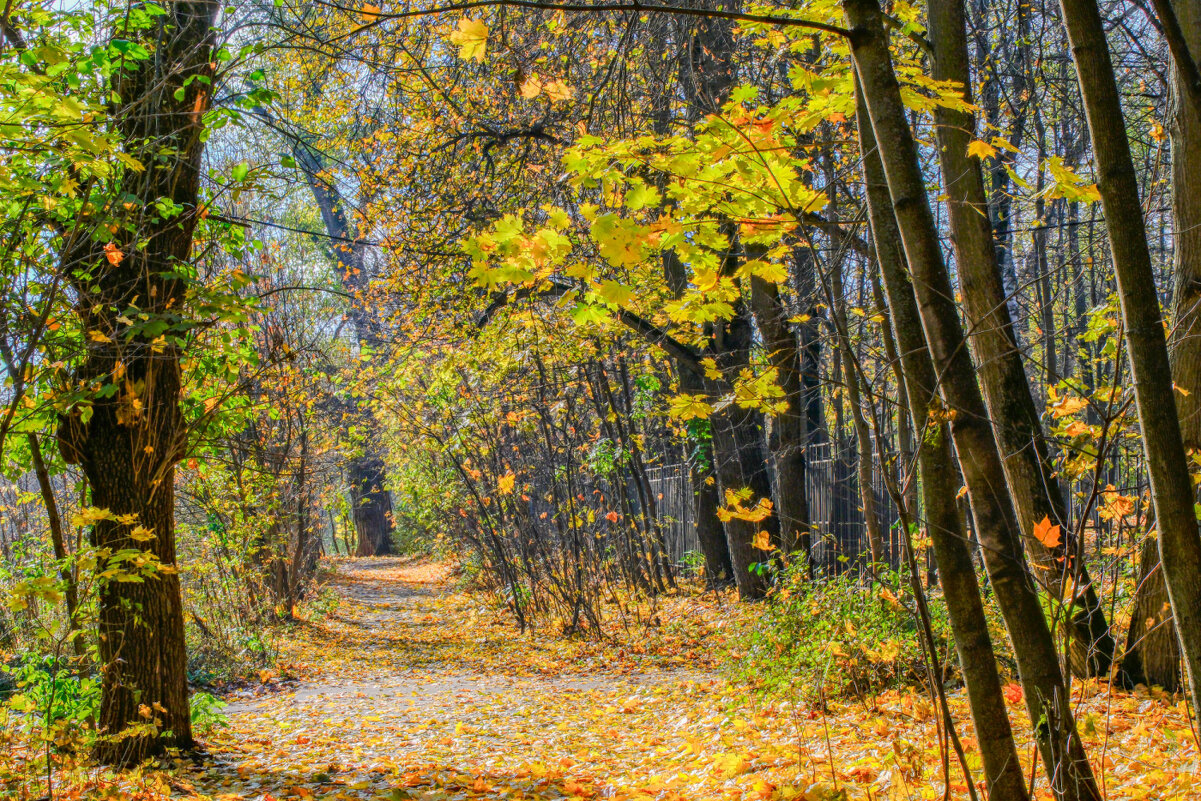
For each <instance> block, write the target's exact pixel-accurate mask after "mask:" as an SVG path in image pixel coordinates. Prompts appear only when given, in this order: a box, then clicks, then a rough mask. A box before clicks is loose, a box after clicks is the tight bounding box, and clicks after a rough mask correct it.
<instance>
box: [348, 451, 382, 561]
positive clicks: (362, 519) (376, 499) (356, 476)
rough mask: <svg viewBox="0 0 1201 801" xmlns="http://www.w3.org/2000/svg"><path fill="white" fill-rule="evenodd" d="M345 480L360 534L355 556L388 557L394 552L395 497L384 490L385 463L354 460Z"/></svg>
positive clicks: (363, 457)
mask: <svg viewBox="0 0 1201 801" xmlns="http://www.w3.org/2000/svg"><path fill="white" fill-rule="evenodd" d="M346 476H347V479H348V481H349V483H350V499H351V503H352V504H353V506H352V508H351V513H352V517H353V519H354V529H355V532H356V533H357V534H358V547H357V548H356V549H355V556H387V555H388V554H390V553H392V551H393V549H392V495H391V493H389V492H388V490H387V489H386V488H385V487H384V462H383V460H382V459H379V458H371V457H368V456H365V455H364V456H358V457H356V458H354V459H351V460H349V463H348V464H347V466H346Z"/></svg>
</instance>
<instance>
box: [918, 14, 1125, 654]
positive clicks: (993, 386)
mask: <svg viewBox="0 0 1201 801" xmlns="http://www.w3.org/2000/svg"><path fill="white" fill-rule="evenodd" d="M929 15H930V31H929V36H930V43H931V45H932V48H933V54H934V68H933V75H934V77H935V78H937V79H939V80H949V81H955V82H958V83H960V84H961V85H963V86H964V87H965V93H966V95H967V96H966V98H965V99H966V100H967V101H968V102H971V100H972V97H971V89H970V87H971V75H970V71H969V64H968V50H967V30H966V22H965V18H964V7H963V0H932V2H931V3H930V11H929ZM935 121H936V126H937V127H936V131H937V134H938V142H939V148H938V157H939V160H940V161H941V163H942V172H943V176H944V184H945V186H946V191H947V195H948V203H947V207H948V212H949V217H950V222H951V239H952V241H953V242H954V245H955V253H956V256H957V260H956V266H957V268H958V273H959V282H960V288H961V289H962V292H963V304H964V308H965V309H966V311H967V318H968V322H969V324H970V330H971V342H972V348H973V351H974V353H975V355H976V364H977V365H978V367H979V371H980V383H981V385H982V386H983V389H984V397H985V400H986V401H987V404H988V412H989V414H990V416H991V418H992V425H993V429H994V430H995V431H996V438H997V444H998V445H999V446H1000V449H1001V455H1002V457H1003V458H1004V465H1005V478H1006V480H1007V482H1008V484H1009V489H1010V492H1011V494H1012V495H1013V502H1014V508H1015V510H1016V511H1017V516H1018V524H1019V526H1020V527H1021V530H1022V533H1023V535H1024V538H1025V543H1026V549H1027V551H1028V552H1029V554H1030V556H1031V557H1032V558H1033V560H1034V562H1035V564H1036V565H1037V566H1038V567H1037V568H1036V570H1035V576H1036V578H1038V579H1039V581H1040V582H1041V583H1042V584H1043V585H1044V586H1045V587H1046V588H1047V590H1048V592H1049V593H1050V595H1051V597H1052V598H1053V599H1055V601H1056V602H1058V601H1059V600H1060V599H1062V598H1064V589H1065V586H1074V587H1080V588H1082V589H1080V590H1079V591H1078V592H1077V593H1076V597H1075V603H1074V605H1073V606H1072V608H1071V609H1070V610H1068V615H1069V619H1070V623H1069V626H1068V630H1069V632H1070V634H1071V637H1070V656H1071V661H1072V665H1073V668H1074V669H1075V670H1076V672H1078V673H1079V674H1081V675H1085V676H1103V675H1105V674H1106V673H1107V672H1108V670H1109V666H1110V664H1112V662H1113V650H1114V642H1113V637H1112V636H1111V635H1110V633H1109V624H1108V621H1107V620H1106V618H1105V611H1104V610H1103V609H1102V608H1101V599H1100V596H1099V595H1098V594H1097V591H1096V589H1095V587H1094V586H1093V583H1092V581H1091V579H1090V578H1089V575H1088V572H1087V571H1086V569H1085V567H1084V564H1083V561H1082V560H1081V559H1080V558H1079V556H1078V554H1077V543H1075V541H1074V539H1073V538H1069V537H1066V536H1065V537H1064V538H1063V539H1064V542H1063V544H1062V545H1061V546H1059V547H1057V548H1053V549H1049V548H1047V547H1046V545H1044V544H1043V543H1042V542H1041V541H1040V540H1039V539H1038V538H1037V537H1035V536H1034V527H1035V525H1036V524H1037V523H1038V522H1039V521H1041V520H1043V518H1048V519H1050V521H1051V522H1052V523H1055V524H1057V525H1060V526H1061V528H1062V530H1063V531H1068V528H1069V527H1068V521H1067V507H1066V505H1065V503H1064V499H1063V494H1062V492H1060V488H1059V485H1058V484H1057V483H1056V481H1055V479H1054V477H1053V476H1054V473H1055V469H1054V466H1053V465H1052V463H1051V459H1050V454H1049V452H1048V449H1047V442H1046V438H1045V436H1044V434H1043V429H1042V422H1041V420H1040V416H1039V411H1038V406H1037V405H1036V404H1035V402H1034V397H1033V395H1032V394H1031V389H1030V381H1029V379H1028V378H1027V376H1026V370H1025V368H1024V366H1023V365H1022V356H1021V351H1020V350H1019V349H1018V344H1017V337H1016V336H1015V334H1014V327H1013V320H1012V319H1011V317H1010V312H1009V306H1008V303H1007V295H1008V293H1007V292H1006V290H1005V286H1004V282H1003V273H1002V269H1001V266H1000V265H999V264H998V262H997V251H998V248H996V247H994V242H993V232H992V226H991V225H990V223H989V216H988V197H987V194H986V192H985V189H984V177H983V175H982V174H981V169H980V162H979V161H978V160H977V159H975V158H973V157H971V156H969V155H968V145H969V144H970V143H971V141H972V139H973V138H974V136H975V130H976V120H975V118H974V117H973V116H972V115H971V114H969V113H964V112H960V111H954V110H950V109H940V110H939V111H937V112H936V113H935ZM1005 213H1006V214H1007V213H1008V212H1005ZM1002 224H1004V225H1009V222H1008V219H1005V220H1004V221H1003V222H1002Z"/></svg>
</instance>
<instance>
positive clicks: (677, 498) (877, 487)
mask: <svg viewBox="0 0 1201 801" xmlns="http://www.w3.org/2000/svg"><path fill="white" fill-rule="evenodd" d="M834 453H835V451H834V448H833V447H832V445H831V444H830V443H822V444H817V445H811V446H809V448H808V449H807V450H806V455H807V456H808V460H807V469H806V479H805V495H806V499H807V500H808V502H809V520H810V524H811V526H812V532H813V534H812V538H813V539H812V541H813V557H814V560H815V562H816V564H817V566H818V567H820V568H821V569H823V570H825V571H828V572H833V573H837V572H842V571H844V570H862V569H864V567H865V564H866V562H867V561H868V560H867V559H866V558H865V557H866V555H867V553H868V542H867V523H866V520H865V519H864V516H863V503H862V500H861V497H862V496H861V494H860V490H859V481H858V475H857V471H856V469H855V463H854V461H851V460H848V459H845V458H844V459H839V458H836V456H835V455H834ZM889 469H894V468H893V467H889ZM688 470H689V466H688V464H687V463H683V462H681V463H676V464H669V465H660V466H656V467H652V468H649V469H648V471H647V473H648V477H649V479H650V484H651V489H652V491H653V492H654V493H655V495H656V496H657V497H658V502H657V504H658V509H657V511H658V513H659V519H660V523H661V525H662V526H663V530H664V534H665V536H666V539H667V546H668V552H669V554H670V556H671V558H672V560H673V561H675V562H677V563H678V562H680V561H682V560H683V558H684V555H685V554H686V553H688V552H689V551H696V550H699V549H700V541H699V540H698V539H697V534H696V521H695V519H694V514H695V512H694V509H693V497H692V482H691V479H690V477H689V473H688ZM872 478H873V484H872V487H871V491H872V493H874V496H875V498H876V507H877V513H878V516H879V518H880V525H881V529H882V531H883V532H884V546H885V556H886V558H887V560H888V562H889V563H890V564H892V565H893V566H894V567H895V566H899V564H900V561H901V558H902V552H901V536H900V531H899V529H898V527H897V525H896V521H897V518H898V515H897V510H896V506H895V504H893V503H892V499H891V497H890V496H889V494H888V492H887V489H886V486H885V483H884V474H883V471H882V470H881V467H880V465H879V464H878V463H877V464H874V465H873V467H872Z"/></svg>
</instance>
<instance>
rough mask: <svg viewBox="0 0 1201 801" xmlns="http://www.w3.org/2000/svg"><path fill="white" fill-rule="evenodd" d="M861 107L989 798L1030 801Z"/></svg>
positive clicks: (926, 356)
mask: <svg viewBox="0 0 1201 801" xmlns="http://www.w3.org/2000/svg"><path fill="white" fill-rule="evenodd" d="M858 106H859V110H858V115H857V116H858V119H859V125H858V129H859V138H860V152H861V153H862V154H863V172H864V181H865V184H866V188H867V207H868V214H869V217H870V220H871V228H872V235H873V238H874V239H875V242H876V255H877V260H878V263H879V265H880V277H881V280H882V281H883V284H884V291H885V295H886V296H887V299H888V307H889V318H890V323H891V325H892V330H893V332H894V335H895V336H896V341H897V345H898V347H899V350H900V354H899V355H900V360H901V371H900V372H901V375H902V376H903V378H904V382H905V386H906V388H907V391H906V396H907V398H908V401H909V408H908V409H906V410H903V411H902V412H901V413H902V414H910V415H911V416H912V420H913V427H914V430H916V431H918V432H922V436H921V437H920V440H921V441H920V444H919V445H918V451H917V459H918V470H919V473H920V481H921V493H922V502H923V506H924V507H925V513H926V517H925V523H926V531H927V532H928V534H929V536H930V541H931V543H932V545H933V551H934V559H935V562H936V564H937V565H938V572H939V576H940V578H941V581H942V588H943V598H944V600H945V601H946V604H947V615H948V617H949V618H950V621H951V633H952V636H953V637H954V639H955V650H956V653H957V654H958V655H959V665H960V668H961V669H962V671H963V681H964V685H965V686H966V687H967V695H968V705H969V707H970V709H971V713H972V723H973V725H974V726H975V728H976V738H977V741H978V742H979V744H980V756H981V760H982V761H983V763H984V777H985V782H986V786H987V789H988V797H989V798H990V799H992V801H1025V799H1026V798H1028V794H1027V792H1026V782H1025V778H1024V777H1023V775H1022V769H1021V765H1020V764H1019V763H1018V755H1017V747H1016V745H1015V744H1014V740H1013V731H1012V729H1011V728H1010V723H1009V714H1008V712H1007V711H1006V709H1005V699H1004V696H1003V695H1002V692H1001V677H1000V675H999V674H998V672H997V658H996V654H995V653H994V652H993V645H992V638H991V637H990V636H989V633H988V619H987V618H986V617H985V614H984V604H983V603H982V602H981V599H980V586H979V583H978V581H977V579H976V566H975V564H974V563H973V561H972V553H971V550H970V548H969V547H968V540H967V536H966V533H965V531H964V527H963V519H962V517H961V516H960V514H959V506H958V504H956V502H955V496H956V494H957V493H958V491H959V473H958V471H957V470H956V469H955V462H954V459H953V458H952V455H951V439H950V431H949V430H948V429H947V425H946V424H945V423H941V422H937V421H936V420H933V419H931V418H930V412H931V411H932V410H933V409H936V408H937V407H938V405H939V404H938V381H937V377H936V374H935V372H934V363H933V362H932V361H931V360H930V351H929V348H928V347H927V345H926V337H925V335H924V334H923V332H922V320H921V314H920V312H919V311H918V306H917V299H916V298H915V297H914V294H913V286H912V284H910V282H909V276H908V274H907V272H906V266H905V254H904V253H903V252H902V251H901V246H900V242H901V236H900V232H899V231H898V230H897V222H896V218H895V217H894V216H893V212H892V207H891V199H890V197H889V193H888V184H887V181H886V179H885V176H884V168H883V166H882V165H881V164H880V156H879V153H878V152H877V150H876V140H875V135H874V134H873V133H872V129H871V125H870V123H869V121H868V113H867V108H866V106H865V105H864V103H863V96H862V92H860V93H859V97H858Z"/></svg>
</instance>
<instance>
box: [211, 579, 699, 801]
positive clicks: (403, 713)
mask: <svg viewBox="0 0 1201 801" xmlns="http://www.w3.org/2000/svg"><path fill="white" fill-rule="evenodd" d="M333 586H334V587H335V589H336V591H337V592H338V593H339V595H340V596H341V597H342V600H341V603H340V604H339V606H338V608H337V610H336V612H334V613H333V614H332V615H331V616H330V617H329V618H327V619H325V620H322V621H321V622H319V623H317V624H308V625H306V626H304V627H302V630H301V631H300V636H299V637H298V642H297V644H296V646H295V648H294V650H293V651H292V652H291V653H289V654H288V658H290V659H295V660H296V661H298V662H299V663H300V667H299V672H300V674H301V676H302V677H303V678H302V679H301V680H299V681H297V682H296V683H295V684H291V685H289V686H288V687H287V689H286V690H284V691H282V692H275V693H272V694H269V695H265V696H261V697H257V698H250V699H246V700H238V701H236V702H235V703H233V704H231V706H230V707H229V708H228V709H227V710H226V713H227V716H228V718H229V721H230V729H229V730H227V731H225V732H222V733H219V734H218V735H216V736H215V738H214V739H215V741H216V742H215V744H214V746H213V748H212V751H213V754H214V760H215V762H214V764H213V765H212V766H211V768H210V769H209V770H208V771H207V772H206V774H205V775H204V776H203V777H202V778H201V780H200V781H199V782H197V784H198V787H197V790H199V791H201V792H204V793H207V794H214V795H218V797H219V796H220V794H221V793H229V794H231V796H232V797H235V798H236V797H237V796H242V797H244V798H249V799H257V798H269V797H271V796H274V797H276V798H286V797H299V798H308V797H318V798H332V799H338V798H348V799H350V798H364V799H395V800H396V801H399V799H403V798H439V799H442V798H460V797H461V798H467V797H488V798H507V797H527V796H532V797H540V798H542V797H545V798H562V797H572V796H579V797H589V796H591V795H592V794H593V792H594V791H596V790H597V789H599V787H600V786H602V785H603V786H605V787H611V786H613V785H614V784H615V783H616V784H626V783H628V782H629V781H631V780H632V781H635V783H637V784H638V785H640V786H641V784H642V778H643V776H642V773H644V769H645V768H646V761H647V759H648V758H650V759H653V760H655V761H656V762H660V761H662V756H663V750H662V748H661V746H663V745H664V744H665V743H667V742H668V739H669V738H670V739H671V740H673V741H674V740H679V741H681V742H682V741H683V740H685V739H687V738H689V737H694V736H695V734H696V732H695V731H693V727H692V726H691V723H690V722H689V721H688V720H687V718H686V715H683V714H682V713H683V712H685V711H686V710H687V708H688V706H689V705H688V704H680V705H678V706H679V707H680V708H681V714H680V715H674V714H673V711H672V709H671V706H672V703H671V701H672V699H673V698H675V697H677V695H678V694H681V693H683V694H689V693H694V692H698V691H703V688H704V687H706V686H714V685H715V684H716V682H717V680H716V677H715V676H714V675H713V674H712V672H711V671H708V670H697V669H695V668H693V667H687V666H682V665H680V664H679V663H680V661H681V660H680V659H679V658H678V657H677V658H675V659H674V660H672V659H668V660H661V663H656V661H655V660H653V659H651V660H648V661H647V662H646V663H645V664H642V663H639V662H635V663H634V664H633V665H631V664H630V663H629V662H628V661H626V660H622V659H620V658H616V659H614V658H608V657H613V656H614V655H613V654H608V655H606V654H605V652H604V651H603V649H598V650H597V651H596V652H595V653H591V652H589V651H588V650H587V649H586V648H584V649H582V650H581V648H580V647H579V646H575V647H573V648H571V649H570V651H569V652H567V653H564V651H563V647H564V646H563V643H561V642H559V641H558V640H551V641H546V642H541V641H538V640H533V639H530V638H522V637H519V636H517V635H516V634H515V632H513V630H512V626H511V624H510V623H508V622H507V621H504V620H499V619H497V616H496V614H495V613H494V612H492V611H490V610H488V609H486V608H483V607H481V606H479V605H478V604H479V602H478V601H473V599H471V598H470V596H463V595H457V594H455V593H453V592H452V591H451V589H450V588H449V586H448V584H447V582H446V575H445V571H444V570H443V569H441V568H439V567H437V566H431V565H428V564H413V563H405V562H402V561H400V560H390V559H374V560H355V561H348V562H343V563H341V564H340V566H339V573H338V577H337V579H336V580H335V581H334V584H333ZM673 747H676V748H678V745H674V746H673Z"/></svg>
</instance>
